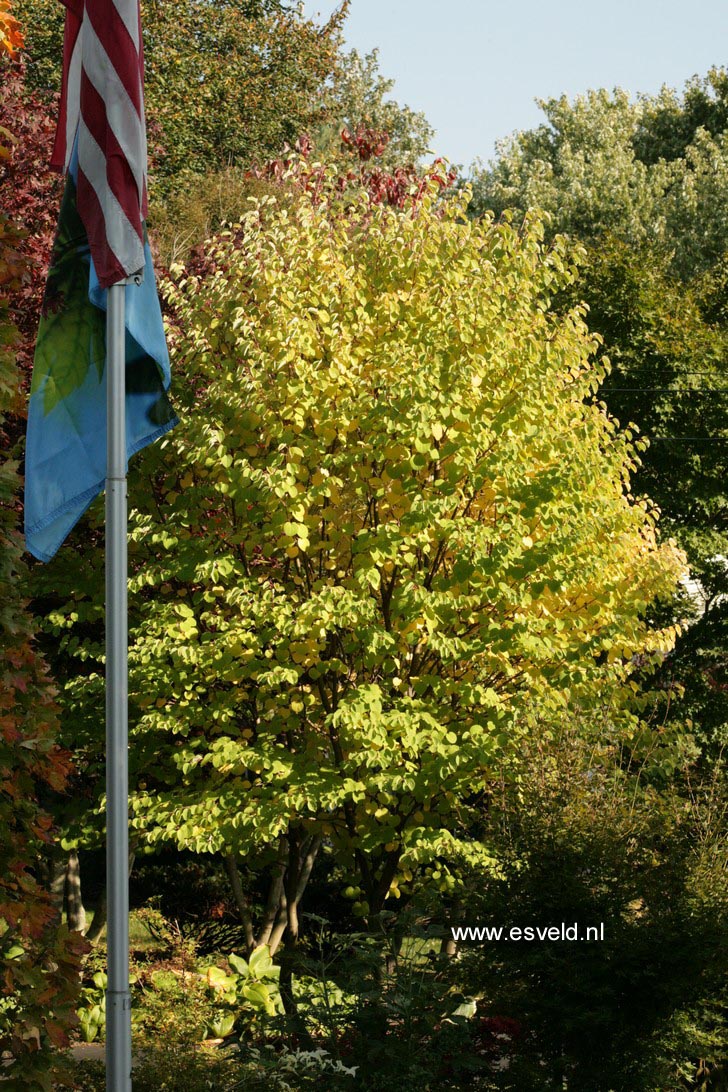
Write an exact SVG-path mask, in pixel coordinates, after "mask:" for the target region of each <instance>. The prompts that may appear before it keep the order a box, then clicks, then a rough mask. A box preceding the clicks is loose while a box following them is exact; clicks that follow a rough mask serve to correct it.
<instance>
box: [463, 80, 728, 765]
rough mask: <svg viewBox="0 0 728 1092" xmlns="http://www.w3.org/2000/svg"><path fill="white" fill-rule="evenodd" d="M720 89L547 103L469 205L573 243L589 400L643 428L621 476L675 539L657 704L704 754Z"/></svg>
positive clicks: (716, 489)
mask: <svg viewBox="0 0 728 1092" xmlns="http://www.w3.org/2000/svg"><path fill="white" fill-rule="evenodd" d="M725 100H726V74H725V71H724V70H722V69H713V70H711V71H710V72H709V73H708V75H707V77H706V78H705V79H703V80H699V79H697V78H696V79H694V80H692V81H691V82H690V83H689V84H688V85H687V87H686V89H685V92H684V95H683V96H682V97H680V96H678V95H677V94H676V93H675V92H673V91H670V90H668V89H663V91H662V92H661V93H660V95H658V96H656V97H648V96H644V97H641V98H640V99H639V100H638V101H637V102H631V101H630V99H629V98H628V96H627V95H626V94H625V93H624V92H621V91H619V90H617V91H615V92H614V93H612V94H610V93H608V92H606V91H597V92H590V93H589V94H588V95H586V96H582V97H579V98H577V99H576V100H574V102H569V101H568V100H567V99H566V98H565V97H562V98H560V99H550V100H548V101H546V102H543V103H542V104H541V105H542V107H543V109H544V111H545V113H546V118H547V123H546V124H543V125H541V126H539V127H538V128H537V129H534V130H531V131H528V132H524V133H518V134H516V135H515V136H514V137H512V138H511V139H510V140H508V141H505V142H503V144H502V145H501V146H500V149H499V157H498V159H497V160H496V161H495V162H494V163H493V164H491V166H490V167H489V168H488V169H487V170H482V171H479V172H478V173H477V177H476V180H475V184H474V188H475V200H474V206H473V209H474V211H475V212H477V211H478V210H482V209H484V208H490V209H494V210H495V211H496V212H497V213H499V212H501V211H502V210H503V209H504V208H506V207H512V208H514V209H520V210H521V211H524V210H525V209H527V208H529V207H531V206H533V205H536V206H538V207H541V208H543V209H545V210H547V211H548V212H549V214H550V217H551V230H552V231H566V232H568V233H570V234H571V235H572V236H573V237H575V238H578V239H580V240H582V241H583V242H584V243H585V244H586V246H587V250H588V259H587V262H586V263H585V264H584V266H583V268H582V274H581V277H580V280H579V283H578V285H576V287H575V289H574V292H573V293H572V294H571V295H569V296H568V300H569V303H570V302H572V301H573V299H574V298H580V299H584V300H585V301H586V302H587V303H588V305H589V308H590V312H589V314H590V319H589V321H590V325H591V326H592V328H593V329H594V330H595V331H597V332H598V333H600V334H601V335H602V337H603V339H604V347H603V352H604V353H605V354H606V355H607V356H608V357H609V358H610V360H611V361H612V364H613V368H612V371H611V372H610V375H609V378H608V379H607V380H606V382H605V383H604V385H603V387H602V389H601V392H600V393H601V396H602V397H604V398H605V400H606V402H607V405H608V406H609V409H610V411H611V412H612V413H614V414H615V416H616V417H617V418H618V419H619V420H620V421H622V422H623V423H624V424H627V423H628V422H630V421H634V422H635V423H636V424H637V425H638V426H639V429H640V431H641V433H642V434H643V435H645V436H647V437H648V438H649V439H650V447H649V449H648V450H647V452H646V453H645V454H644V456H643V467H642V469H641V470H640V472H639V473H638V475H637V476H636V478H635V486H636V488H637V489H639V490H644V491H645V492H647V493H648V494H649V495H650V496H651V497H652V499H653V500H654V501H655V502H656V503H657V504H658V506H659V507H660V509H661V511H662V513H663V525H664V526H665V528H666V530H668V532H669V533H671V534H674V535H675V536H676V537H677V539H678V541H679V542H680V544H681V545H682V546H683V547H684V548H685V549H686V551H687V553H688V556H689V559H690V566H691V574H692V578H693V584H692V587H693V589H694V591H695V592H696V597H695V601H694V604H693V606H692V607H691V606H690V605H689V604H686V603H685V602H684V601H683V603H682V604H681V605H678V606H676V608H675V609H676V611H677V614H678V615H679V614H680V613H681V612H682V613H683V614H684V615H685V616H687V617H690V616H691V615H692V624H691V626H690V628H689V629H688V630H687V631H686V632H685V633H684V634H683V636H682V637H681V638H680V640H679V642H678V645H677V648H676V652H675V654H674V656H673V657H672V658H671V659H670V661H668V663H666V665H665V673H664V674H665V684H666V685H667V686H668V687H669V686H670V685H671V684H672V683H674V682H679V683H680V684H681V685H684V686H686V687H687V693H686V697H685V700H684V701H683V702H681V703H675V704H673V706H672V712H671V715H674V716H678V717H683V718H690V719H691V720H692V722H693V724H694V726H695V728H696V730H697V731H698V733H699V734H700V735H701V736H702V738H703V739H704V740H709V741H711V744H710V745H711V747H715V748H716V749H717V750H719V749H720V747H721V746H723V744H724V742H725V739H726V735H725V733H726V729H727V726H728V707H727V705H726V700H725V695H726V683H727V682H728V658H727V656H726V648H727V647H728V605H727V604H728V601H727V600H726V598H725V597H726V593H727V592H728V569H727V567H726V563H725V560H724V559H725V558H726V557H727V556H728V539H727V537H726V536H727V534H728V524H727V522H726V513H727V512H728V505H727V503H726V494H725V480H726V471H727V470H728V465H727V463H726V459H727V458H728V444H727V443H726V440H727V438H728V436H727V432H726V407H727V406H728V401H726V399H727V398H728V392H727V391H726V389H725V388H726V384H725V368H724V363H723V362H724V360H725V352H726V336H727V329H728V328H727V327H726V312H725V300H726V294H725V292H726V278H725V272H724V271H725V267H726V259H725V255H726V253H727V252H728V235H727V234H726V221H725V216H724V211H723V210H724V209H725V207H726V197H728V173H727V172H728V144H727V143H726V142H727V140H728V135H727V134H726V131H725V128H724V125H723V122H724V118H725V113H726V101H725Z"/></svg>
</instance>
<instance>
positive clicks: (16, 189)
mask: <svg viewBox="0 0 728 1092" xmlns="http://www.w3.org/2000/svg"><path fill="white" fill-rule="evenodd" d="M0 35H2V38H1V39H0V46H2V47H4V50H5V52H6V53H7V54H10V55H11V56H12V53H13V50H14V49H15V48H16V47H17V46H18V45H20V43H21V39H20V35H19V30H18V28H17V24H15V21H14V20H13V19H12V17H11V16H10V15H9V13H8V11H7V5H6V4H4V3H3V2H2V0H0ZM2 63H3V65H4V69H3V77H4V78H3V82H2V87H1V88H0V101H1V102H2V114H3V117H9V118H11V119H12V122H11V124H12V127H13V132H12V133H10V132H9V131H8V130H7V129H2V130H0V139H1V146H0V153H1V154H2V158H1V159H0V194H1V195H2V206H3V209H4V212H3V214H1V215H0V289H2V294H3V298H2V301H1V302H0V437H2V441H3V447H4V448H6V449H7V448H8V447H9V446H10V443H11V441H12V439H13V438H14V437H15V436H16V434H17V431H18V416H17V415H19V414H20V412H21V405H22V402H23V401H24V400H23V398H22V396H21V393H20V392H21V383H20V382H19V373H18V363H20V364H21V366H22V367H23V368H24V370H26V375H27V374H28V373H27V368H28V366H29V362H30V358H31V347H32V338H33V336H34V329H33V328H34V325H35V320H36V319H35V317H36V314H37V310H38V304H39V300H40V295H41V294H42V283H43V278H44V266H45V261H46V259H47V252H48V249H49V246H50V242H51V239H52V227H51V225H50V217H51V215H52V213H51V209H52V208H53V202H52V201H51V200H49V192H50V190H51V189H52V186H53V183H52V182H51V180H50V177H49V176H48V175H47V174H46V173H44V171H43V170H42V168H41V169H40V170H39V164H42V163H44V162H47V160H48V155H47V147H46V146H47V144H48V141H49V139H50V135H51V127H50V122H49V116H48V111H47V108H46V107H45V106H44V105H43V104H42V103H41V102H40V100H38V99H36V98H33V97H31V98H30V99H24V97H23V72H22V68H20V67H19V66H16V65H13V66H11V65H10V64H9V63H8V62H2ZM8 412H10V413H12V414H13V415H14V423H13V422H11V423H10V424H9V423H8V422H7V420H6V414H7V413H8ZM20 485H21V480H20V477H19V475H18V464H17V462H16V461H14V460H13V459H9V458H5V459H4V460H3V462H2V465H0V586H2V588H3V596H2V599H1V600H0V922H1V923H2V925H1V926H0V929H1V933H0V973H1V974H2V987H1V989H2V998H3V999H2V1001H0V1049H2V1050H3V1051H8V1052H9V1055H11V1056H12V1059H13V1060H12V1063H11V1064H10V1066H9V1067H8V1069H7V1071H6V1072H7V1081H8V1087H9V1088H18V1089H20V1088H22V1089H27V1090H34V1089H49V1088H51V1087H53V1086H52V1084H51V1081H52V1080H53V1077H52V1071H53V1065H52V1050H53V1048H58V1047H62V1046H65V1045H67V1043H68V1035H67V1033H68V1029H69V1027H70V1026H71V1025H72V1024H73V1023H74V1022H75V1004H76V1000H77V995H78V969H79V960H80V956H81V953H82V950H83V948H84V946H85V942H84V941H83V939H82V938H81V937H80V935H79V934H72V933H70V932H69V931H68V929H67V928H66V926H60V925H59V923H58V914H57V907H56V906H55V904H54V903H53V901H52V899H51V897H50V895H49V893H48V892H47V890H46V889H45V888H44V887H43V886H42V885H41V883H40V882H39V879H38V875H37V871H38V869H37V866H38V862H39V858H40V856H41V854H42V853H43V850H44V849H46V848H47V847H48V846H49V845H50V843H51V841H52V820H51V818H50V816H49V815H48V814H47V813H46V812H45V811H44V810H43V809H42V808H41V807H40V805H39V803H38V800H39V797H40V796H41V795H42V794H45V795H48V794H49V793H51V792H55V793H57V792H61V791H63V789H64V787H65V784H66V778H67V776H68V773H69V769H70V766H69V755H68V754H67V753H66V752H65V751H62V750H61V749H60V748H59V747H58V745H57V744H56V742H55V735H56V729H57V717H56V706H55V700H54V695H55V691H54V689H53V687H52V684H51V680H50V677H49V675H48V671H47V668H46V665H45V663H44V662H43V660H42V658H41V656H40V655H39V653H38V650H37V648H36V646H35V642H34V639H33V625H32V621H31V616H30V614H29V613H28V612H27V610H26V605H25V603H24V601H23V599H22V591H21V589H22V588H23V586H24V585H25V582H26V573H25V564H24V561H23V558H22V552H23V544H22V539H21V537H20V534H19V531H18V516H17V509H18V494H19V492H20Z"/></svg>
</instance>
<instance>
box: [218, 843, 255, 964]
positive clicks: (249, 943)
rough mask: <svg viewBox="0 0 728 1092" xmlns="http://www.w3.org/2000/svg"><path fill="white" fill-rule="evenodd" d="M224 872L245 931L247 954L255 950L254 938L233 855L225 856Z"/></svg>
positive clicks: (247, 905) (245, 897)
mask: <svg viewBox="0 0 728 1092" xmlns="http://www.w3.org/2000/svg"><path fill="white" fill-rule="evenodd" d="M225 870H226V871H227V874H228V879H229V880H230V886H231V887H232V890H233V898H234V899H235V905H236V906H237V908H238V913H239V914H240V920H241V922H242V923H243V928H244V929H245V946H246V948H247V954H248V955H250V953H251V952H252V951H253V948H255V936H254V933H253V919H252V917H251V915H250V905H249V903H248V899H247V896H246V894H245V892H244V891H243V885H242V882H241V880H240V873H239V871H238V864H237V861H236V860H235V854H234V853H226V854H225Z"/></svg>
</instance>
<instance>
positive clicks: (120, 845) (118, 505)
mask: <svg viewBox="0 0 728 1092" xmlns="http://www.w3.org/2000/svg"><path fill="white" fill-rule="evenodd" d="M125 291H126V281H122V282H121V283H119V284H114V285H112V286H111V288H109V290H108V306H107V312H106V347H107V375H106V424H107V440H106V884H107V901H108V918H107V945H108V955H107V983H106V1089H107V1092H131V994H130V992H129V756H128V744H129V723H128V647H127V645H128V638H127V597H126V583H127V553H126V536H127V512H126V405H125V388H126V382H125V369H126V353H125V341H126V331H125V325H124V305H125Z"/></svg>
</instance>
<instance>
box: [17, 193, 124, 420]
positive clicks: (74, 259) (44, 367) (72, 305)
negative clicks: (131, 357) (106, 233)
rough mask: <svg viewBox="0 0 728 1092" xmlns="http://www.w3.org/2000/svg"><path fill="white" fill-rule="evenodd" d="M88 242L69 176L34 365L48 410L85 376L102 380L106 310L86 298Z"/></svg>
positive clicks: (36, 390)
mask: <svg viewBox="0 0 728 1092" xmlns="http://www.w3.org/2000/svg"><path fill="white" fill-rule="evenodd" d="M89 262H90V257H89V245H88V239H87V237H86V232H85V229H84V227H83V224H82V222H81V219H80V217H79V215H78V211H77V209H76V188H75V186H74V183H73V180H72V178H71V177H70V176H69V177H68V178H67V179H66V188H65V191H64V194H63V201H62V203H61V212H60V217H59V221H58V232H57V234H56V239H55V242H54V244H53V252H52V254H51V267H50V271H49V273H48V283H47V285H46V292H45V296H44V299H43V308H42V313H41V321H40V327H39V330H38V341H37V344H36V350H35V360H34V365H33V386H32V392H33V393H42V397H43V410H44V413H46V414H47V413H50V411H51V410H52V409H54V407H55V406H57V405H58V403H59V402H62V401H63V400H64V399H66V398H67V397H68V396H69V395H70V394H72V393H73V391H74V390H76V389H77V388H78V387H81V386H82V385H83V383H84V382H85V381H86V378H87V376H88V373H89V369H90V368H95V369H96V373H97V375H98V378H99V380H100V379H101V376H102V374H103V369H104V356H105V341H104V333H105V322H106V320H105V315H104V313H103V312H102V311H100V310H99V309H98V308H97V307H94V305H93V304H92V303H91V301H90V300H89V298H88V286H89Z"/></svg>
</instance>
